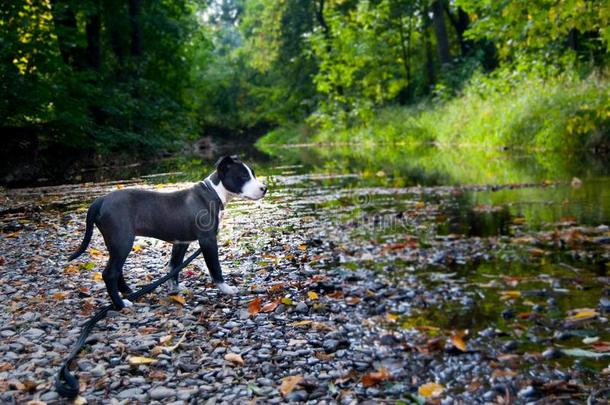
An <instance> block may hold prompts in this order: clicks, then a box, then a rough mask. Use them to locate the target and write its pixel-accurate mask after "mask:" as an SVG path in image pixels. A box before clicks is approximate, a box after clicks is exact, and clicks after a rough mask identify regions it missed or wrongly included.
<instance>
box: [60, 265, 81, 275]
mask: <svg viewBox="0 0 610 405" xmlns="http://www.w3.org/2000/svg"><path fill="white" fill-rule="evenodd" d="M79 271H80V267H78V266H76V265H74V264H69V265H68V266H66V267H65V268H64V273H67V274H76V273H78V272H79Z"/></svg>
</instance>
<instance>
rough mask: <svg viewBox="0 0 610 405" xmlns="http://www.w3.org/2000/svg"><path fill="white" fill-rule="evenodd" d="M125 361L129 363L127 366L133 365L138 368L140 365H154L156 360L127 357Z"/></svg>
mask: <svg viewBox="0 0 610 405" xmlns="http://www.w3.org/2000/svg"><path fill="white" fill-rule="evenodd" d="M127 361H128V362H129V364H131V365H133V366H138V365H140V364H152V363H156V362H157V359H153V358H150V357H142V356H129V357H128V358H127Z"/></svg>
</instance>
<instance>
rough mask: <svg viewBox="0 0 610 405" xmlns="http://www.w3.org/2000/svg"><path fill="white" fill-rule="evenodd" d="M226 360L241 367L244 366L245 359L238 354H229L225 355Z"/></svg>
mask: <svg viewBox="0 0 610 405" xmlns="http://www.w3.org/2000/svg"><path fill="white" fill-rule="evenodd" d="M225 360H226V361H229V362H231V363H233V364H239V365H240V366H243V365H244V359H243V358H242V357H241V356H240V355H239V354H237V353H227V354H225Z"/></svg>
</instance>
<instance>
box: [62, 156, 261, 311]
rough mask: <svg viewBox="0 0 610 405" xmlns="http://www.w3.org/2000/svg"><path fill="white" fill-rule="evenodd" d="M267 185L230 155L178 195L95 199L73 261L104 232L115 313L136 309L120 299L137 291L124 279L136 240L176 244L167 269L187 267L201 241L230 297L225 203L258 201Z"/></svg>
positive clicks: (120, 193)
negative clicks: (222, 227)
mask: <svg viewBox="0 0 610 405" xmlns="http://www.w3.org/2000/svg"><path fill="white" fill-rule="evenodd" d="M266 193H267V186H266V185H265V184H263V183H262V182H261V181H260V180H258V179H257V178H256V176H255V174H254V171H253V170H252V169H251V168H250V167H249V166H248V165H246V164H245V163H244V162H242V161H241V160H239V159H238V158H237V157H236V156H225V157H222V158H220V159H219V160H218V162H217V163H216V170H215V171H214V172H213V173H212V174H210V175H209V176H208V177H207V178H206V179H205V180H203V181H201V182H199V183H197V184H196V185H194V186H193V187H191V188H188V189H185V190H180V191H175V192H158V191H150V190H141V189H122V190H116V191H113V192H111V193H109V194H107V195H106V196H104V197H100V198H98V199H96V200H95V201H94V202H93V203H92V204H91V206H90V207H89V210H88V211H87V219H86V230H85V236H84V238H83V241H82V243H81V245H80V247H79V248H78V250H77V251H76V252H74V253H73V254H72V255H71V256H70V257H69V259H68V260H69V261H70V260H74V259H76V258H77V257H79V256H80V255H81V254H82V253H83V252H84V251H85V249H86V248H87V246H88V245H89V242H90V241H91V235H92V234H93V225H94V224H95V225H96V226H97V228H98V229H99V230H100V232H101V233H102V236H103V237H104V242H105V244H106V247H107V249H108V252H109V255H110V257H109V259H108V263H107V264H106V268H105V269H104V271H103V273H102V277H103V279H104V283H105V284H106V289H107V290H108V294H109V295H110V300H111V301H112V305H113V307H114V308H115V309H116V310H121V309H123V308H124V307H129V306H131V305H132V303H131V302H129V300H127V299H125V298H121V296H120V295H119V292H120V293H121V294H122V295H123V296H124V297H126V296H128V295H129V294H130V293H131V292H132V290H131V288H129V286H128V285H127V283H126V282H125V278H124V277H123V265H124V264H125V260H126V259H127V256H128V255H129V252H131V249H132V247H133V242H134V239H135V237H136V236H147V237H152V238H156V239H161V240H164V241H166V242H170V243H172V244H173V247H172V255H171V259H170V261H169V265H168V270H169V271H171V270H172V269H173V268H175V267H176V266H178V265H179V264H180V263H182V260H183V258H184V255H185V254H186V251H187V249H188V247H189V244H190V243H192V242H194V241H197V242H198V243H199V246H200V247H201V252H202V253H203V257H204V260H205V264H206V266H207V268H208V271H209V273H210V276H211V277H212V281H213V282H214V283H215V284H216V286H217V287H218V288H219V289H220V290H221V291H222V292H223V293H225V294H229V295H233V294H236V293H237V292H238V290H237V289H236V288H235V287H232V286H230V285H228V284H227V283H225V281H224V279H223V277H222V269H221V267H220V263H219V261H218V243H217V241H216V235H217V233H218V227H219V224H220V218H221V215H222V211H223V210H224V206H225V204H227V203H228V202H229V201H230V200H231V199H233V198H234V197H243V198H247V199H251V200H259V199H261V198H263V197H264V196H265V194H266ZM168 285H169V287H170V290H175V289H176V288H177V287H178V276H176V277H174V278H172V279H170V280H169V281H168Z"/></svg>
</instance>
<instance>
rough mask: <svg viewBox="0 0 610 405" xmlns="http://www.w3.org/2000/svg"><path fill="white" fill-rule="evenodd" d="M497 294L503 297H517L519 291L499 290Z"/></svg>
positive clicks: (519, 294)
mask: <svg viewBox="0 0 610 405" xmlns="http://www.w3.org/2000/svg"><path fill="white" fill-rule="evenodd" d="M499 294H500V295H501V296H502V298H504V299H509V298H519V297H520V296H521V291H500V292H499Z"/></svg>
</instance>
